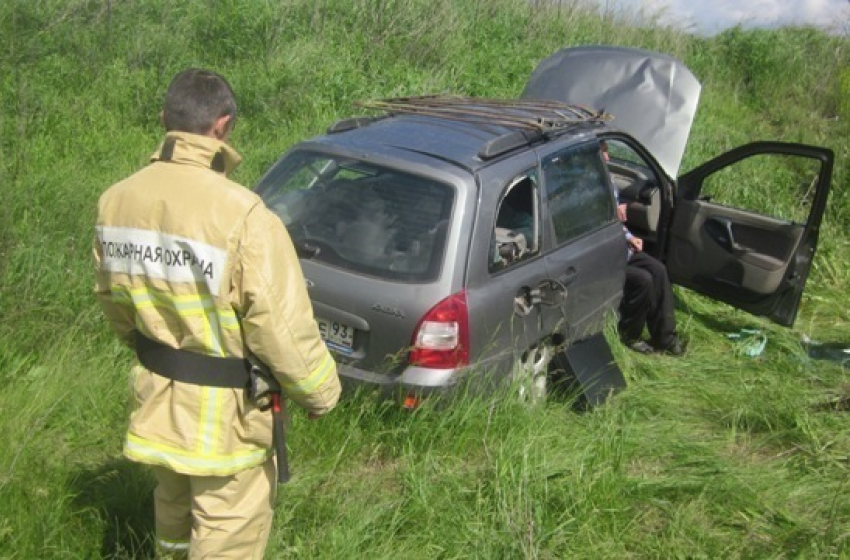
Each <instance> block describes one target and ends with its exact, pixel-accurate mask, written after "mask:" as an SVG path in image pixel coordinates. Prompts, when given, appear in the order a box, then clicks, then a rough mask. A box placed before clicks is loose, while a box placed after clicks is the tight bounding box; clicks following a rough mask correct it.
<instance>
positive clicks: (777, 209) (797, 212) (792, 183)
mask: <svg viewBox="0 0 850 560" xmlns="http://www.w3.org/2000/svg"><path fill="white" fill-rule="evenodd" d="M820 169H821V162H820V161H819V160H816V159H806V158H800V157H795V156H793V155H786V154H759V155H755V156H752V157H749V158H746V159H743V160H740V161H737V162H735V163H734V164H732V165H729V166H728V167H724V168H722V169H720V170H718V171H716V172H715V173H713V174H711V175H709V176H707V177H706V178H705V179H704V181H703V184H702V190H701V192H700V198H701V199H702V200H705V201H710V202H713V203H715V204H719V205H722V206H728V207H732V208H738V209H741V210H746V211H751V212H758V213H759V214H762V215H766V216H771V217H773V218H777V219H780V220H784V221H787V222H794V223H798V224H802V223H805V222H806V219H807V217H808V215H809V212H810V210H811V205H812V200H813V199H814V195H815V192H816V190H817V183H818V177H819V175H820Z"/></svg>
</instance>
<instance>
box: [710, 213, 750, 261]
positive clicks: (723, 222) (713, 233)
mask: <svg viewBox="0 0 850 560" xmlns="http://www.w3.org/2000/svg"><path fill="white" fill-rule="evenodd" d="M705 231H706V232H707V233H708V236H709V237H711V238H712V239H713V240H714V241H715V242H716V243H717V244H718V245H720V246H721V247H723V248H724V249H726V250H727V251H729V252H730V253H743V252H744V251H745V249H744V247H742V246H741V245H738V243H737V242H736V241H735V234H734V233H733V231H732V220H730V219H728V218H709V219H707V220H706V221H705Z"/></svg>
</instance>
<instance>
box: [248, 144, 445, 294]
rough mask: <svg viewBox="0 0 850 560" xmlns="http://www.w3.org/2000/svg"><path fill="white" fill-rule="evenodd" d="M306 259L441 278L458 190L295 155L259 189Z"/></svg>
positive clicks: (364, 165)
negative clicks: (449, 222)
mask: <svg viewBox="0 0 850 560" xmlns="http://www.w3.org/2000/svg"><path fill="white" fill-rule="evenodd" d="M255 191H256V192H257V193H258V194H259V195H260V196H262V197H263V199H264V200H265V202H266V204H267V205H268V206H269V208H271V209H272V210H273V211H274V212H275V213H276V214H277V215H278V216H280V218H281V220H283V223H284V224H285V225H286V229H287V230H288V231H289V235H290V236H291V237H292V241H293V242H294V243H295V247H296V249H297V250H298V252H299V255H300V256H301V257H302V258H309V259H311V260H313V261H319V262H323V263H326V264H329V265H332V266H336V267H339V268H343V269H345V270H349V271H352V272H358V273H362V274H368V275H371V276H375V277H378V278H385V279H391V280H401V281H409V282H425V281H430V280H434V279H435V278H437V276H438V275H439V273H440V268H441V264H442V259H443V254H444V253H445V245H446V230H447V229H448V221H449V217H450V215H451V209H452V204H453V201H454V189H452V188H451V187H449V186H447V185H444V184H442V183H438V182H436V181H433V180H430V179H425V178H422V177H419V176H416V175H411V174H408V173H403V172H399V171H397V170H394V169H388V168H386V167H381V166H376V165H374V164H372V163H368V162H363V161H360V160H354V159H344V158H336V157H330V156H328V155H327V154H317V153H313V152H305V151H295V152H291V153H290V154H289V155H287V156H286V157H284V158H283V159H282V160H280V161H279V162H278V163H277V164H275V166H274V167H273V168H272V169H271V170H270V171H269V172H268V174H266V176H265V177H263V178H262V179H261V180H260V182H259V184H258V185H257V186H256V187H255Z"/></svg>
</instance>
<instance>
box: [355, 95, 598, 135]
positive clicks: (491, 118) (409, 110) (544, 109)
mask: <svg viewBox="0 0 850 560" xmlns="http://www.w3.org/2000/svg"><path fill="white" fill-rule="evenodd" d="M355 105H356V106H359V107H363V108H367V109H378V110H383V111H387V112H390V113H404V114H414V115H422V116H435V117H441V118H445V119H449V120H457V121H466V122H482V123H484V124H493V125H502V126H508V127H520V128H530V129H538V130H542V131H546V130H551V129H555V128H562V127H564V126H568V125H571V124H577V123H581V122H593V121H603V120H609V119H611V116H610V115H608V114H606V113H605V112H604V111H594V110H592V109H589V108H587V107H584V106H582V105H567V104H564V103H559V102H556V101H547V100H508V99H490V98H476V97H460V96H419V97H398V98H391V99H380V100H373V101H356V102H355ZM505 109H515V110H518V111H528V112H531V113H534V112H538V113H543V114H538V115H516V114H513V115H512V114H510V113H509V112H507V113H506V112H505Z"/></svg>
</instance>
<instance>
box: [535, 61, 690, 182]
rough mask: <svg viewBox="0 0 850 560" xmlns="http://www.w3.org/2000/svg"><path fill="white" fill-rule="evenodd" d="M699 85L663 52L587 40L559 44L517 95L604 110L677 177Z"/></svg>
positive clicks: (616, 124) (672, 175) (616, 123)
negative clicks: (589, 43)
mask: <svg viewBox="0 0 850 560" xmlns="http://www.w3.org/2000/svg"><path fill="white" fill-rule="evenodd" d="M700 89H701V86H700V83H699V82H698V81H697V79H696V78H695V77H694V75H693V74H692V73H691V71H690V70H688V69H687V67H685V65H684V64H682V62H681V61H679V60H677V59H675V58H673V57H671V56H668V55H666V54H660V53H656V52H652V51H644V50H640V49H631V48H624V47H606V46H588V47H575V48H567V49H563V50H561V51H558V52H556V53H555V54H553V55H551V56H550V57H548V58H547V59H545V60H544V61H543V62H541V63H540V64H538V65H537V68H535V69H534V72H533V73H532V75H531V78H529V80H528V83H527V84H526V86H525V90H524V91H523V92H522V98H523V99H550V100H554V101H560V102H564V103H574V104H581V105H586V106H588V107H591V108H593V109H595V110H604V111H605V112H606V113H609V114H611V115H613V117H614V126H615V127H616V128H619V129H620V130H623V131H625V132H628V133H629V134H631V135H632V136H634V137H635V138H637V139H638V140H639V141H640V142H641V143H642V144H643V145H644V146H646V147H647V148H649V150H650V151H651V152H652V155H653V156H654V157H655V158H656V159H657V160H658V162H659V163H660V164H661V166H662V167H663V168H664V171H665V172H667V174H668V175H669V176H670V177H672V178H676V176H677V174H678V171H679V166H680V165H681V163H682V155H683V154H684V153H685V144H687V141H688V135H689V134H690V131H691V124H692V123H693V120H694V114H695V113H696V110H697V103H698V101H699V93H700Z"/></svg>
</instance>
